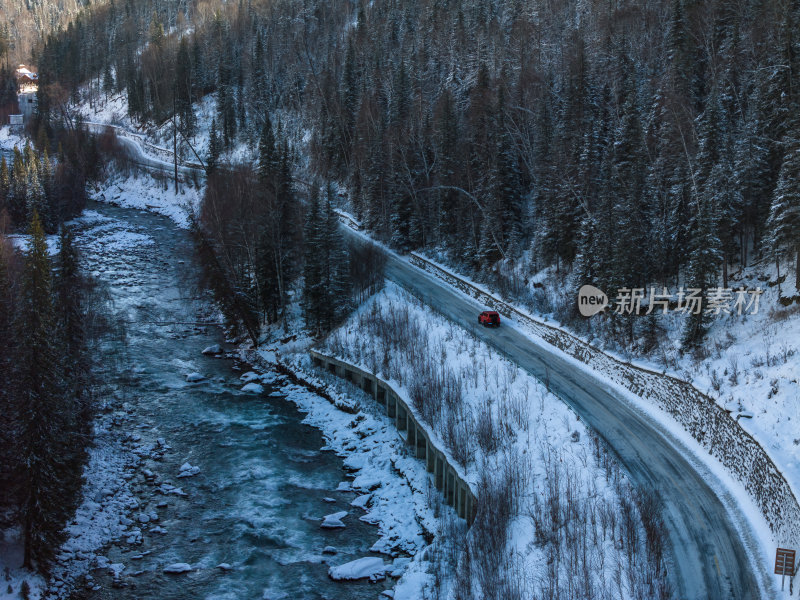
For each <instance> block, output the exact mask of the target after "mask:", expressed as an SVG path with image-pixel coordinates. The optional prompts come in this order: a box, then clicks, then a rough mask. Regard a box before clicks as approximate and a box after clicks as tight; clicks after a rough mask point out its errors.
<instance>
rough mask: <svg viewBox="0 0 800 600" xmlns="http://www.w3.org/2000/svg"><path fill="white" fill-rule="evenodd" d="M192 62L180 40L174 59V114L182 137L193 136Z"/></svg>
mask: <svg viewBox="0 0 800 600" xmlns="http://www.w3.org/2000/svg"><path fill="white" fill-rule="evenodd" d="M193 86H194V81H193V75H192V61H191V58H190V57H189V44H188V42H187V41H186V38H185V37H183V38H181V41H180V44H179V45H178V55H177V57H176V59H175V112H176V113H177V114H178V117H179V119H180V124H181V130H182V132H183V135H185V136H186V137H191V136H192V135H194V128H195V117H194V110H193V109H192V100H193V96H192V89H193Z"/></svg>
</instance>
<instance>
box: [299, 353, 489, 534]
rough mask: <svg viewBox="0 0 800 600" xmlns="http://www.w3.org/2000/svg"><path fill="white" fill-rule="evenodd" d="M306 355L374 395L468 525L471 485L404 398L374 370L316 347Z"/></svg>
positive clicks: (472, 502) (472, 499) (472, 516)
mask: <svg viewBox="0 0 800 600" xmlns="http://www.w3.org/2000/svg"><path fill="white" fill-rule="evenodd" d="M309 355H310V356H311V362H312V363H313V364H314V366H316V367H319V368H322V369H325V370H326V371H328V372H329V373H332V374H334V375H336V376H338V377H341V378H343V379H345V380H347V381H349V382H350V383H352V384H354V385H356V386H358V387H359V388H360V389H362V390H364V391H365V392H367V393H369V394H370V395H371V396H372V397H373V398H375V400H376V401H377V402H378V404H380V405H381V406H382V407H383V408H384V410H385V411H386V414H387V415H388V416H389V417H390V418H393V419H394V424H395V427H397V430H398V431H399V432H401V433H402V432H405V434H406V438H405V439H406V442H407V443H408V445H409V446H411V448H412V449H413V451H414V456H416V458H419V459H421V460H422V461H423V462H424V463H425V468H426V470H427V471H428V473H431V474H432V475H433V483H434V485H435V486H436V489H438V490H440V491H441V492H442V494H443V495H444V500H445V502H446V503H447V504H448V505H450V506H452V507H453V508H454V509H455V511H456V514H457V515H458V516H459V517H461V518H462V519H465V520H466V521H467V524H468V525H471V524H472V522H473V521H474V520H475V514H476V511H477V506H478V503H477V499H476V497H475V494H474V493H473V491H472V488H471V487H470V486H469V484H468V483H467V482H466V481H464V479H463V477H462V476H461V475H460V474H459V472H458V470H457V469H456V468H455V467H454V466H453V465H451V464H450V462H449V460H448V457H447V454H446V453H445V452H443V451H442V450H441V449H440V448H438V447H437V446H436V444H434V443H433V441H432V440H431V436H430V435H429V433H428V431H427V430H426V429H425V427H423V426H422V425H420V423H419V422H418V421H417V420H416V418H415V417H414V413H413V411H412V410H410V409H409V407H408V404H406V402H405V400H403V399H402V398H401V397H400V395H399V394H398V393H397V392H395V391H394V389H393V388H392V387H391V386H390V385H389V384H388V383H386V382H385V381H383V380H382V379H379V378H378V377H376V376H375V374H374V373H369V372H368V371H365V370H363V369H360V368H359V367H356V366H355V365H351V364H349V363H346V362H344V361H343V360H340V359H338V358H334V357H332V356H327V355H325V354H322V353H320V352H317V351H316V350H310V351H309Z"/></svg>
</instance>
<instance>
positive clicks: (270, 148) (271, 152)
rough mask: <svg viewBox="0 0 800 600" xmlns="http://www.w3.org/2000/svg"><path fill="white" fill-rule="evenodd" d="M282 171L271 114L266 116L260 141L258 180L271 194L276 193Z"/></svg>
mask: <svg viewBox="0 0 800 600" xmlns="http://www.w3.org/2000/svg"><path fill="white" fill-rule="evenodd" d="M280 169H281V160H280V155H279V153H278V148H277V146H276V143H275V134H274V133H273V131H272V121H271V120H270V118H269V114H265V115H264V124H263V126H262V127H261V136H260V137H259V140H258V178H259V181H260V182H261V184H262V185H263V186H266V187H267V189H268V191H269V192H270V193H275V192H276V190H277V181H278V175H279V172H280Z"/></svg>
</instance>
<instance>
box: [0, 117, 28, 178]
mask: <svg viewBox="0 0 800 600" xmlns="http://www.w3.org/2000/svg"><path fill="white" fill-rule="evenodd" d="M14 146H17V147H18V148H19V149H20V150H22V148H23V147H24V146H25V138H23V137H22V136H21V135H20V134H19V132H17V131H12V130H11V127H10V126H8V125H2V126H0V150H4V151H6V152H8V151H11V150H13V149H14ZM10 167H11V165H9V168H10Z"/></svg>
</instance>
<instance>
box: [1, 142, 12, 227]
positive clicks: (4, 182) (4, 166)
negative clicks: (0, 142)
mask: <svg viewBox="0 0 800 600" xmlns="http://www.w3.org/2000/svg"><path fill="white" fill-rule="evenodd" d="M10 188H11V179H10V177H9V174H8V163H6V157H5V156H0V215H3V214H4V213H5V214H8V194H9V192H10ZM0 232H2V225H0Z"/></svg>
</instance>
